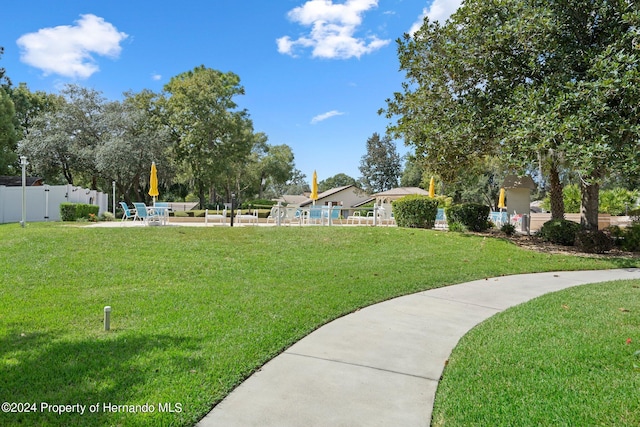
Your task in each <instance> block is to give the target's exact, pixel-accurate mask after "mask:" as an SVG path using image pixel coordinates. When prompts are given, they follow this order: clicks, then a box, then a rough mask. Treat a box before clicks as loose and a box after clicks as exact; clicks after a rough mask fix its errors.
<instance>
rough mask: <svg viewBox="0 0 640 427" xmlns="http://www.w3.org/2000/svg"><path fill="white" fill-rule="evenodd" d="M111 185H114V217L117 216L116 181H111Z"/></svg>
mask: <svg viewBox="0 0 640 427" xmlns="http://www.w3.org/2000/svg"><path fill="white" fill-rule="evenodd" d="M111 185H112V187H113V206H112V207H113V217H114V218H115V217H116V182H115V181H111Z"/></svg>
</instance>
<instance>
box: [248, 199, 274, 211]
mask: <svg viewBox="0 0 640 427" xmlns="http://www.w3.org/2000/svg"><path fill="white" fill-rule="evenodd" d="M276 203H277V202H274V201H273V200H267V199H256V200H249V201H246V202H244V203H242V204H241V205H240V208H241V209H259V208H265V207H266V208H270V207H271V206H273V205H275V204H276Z"/></svg>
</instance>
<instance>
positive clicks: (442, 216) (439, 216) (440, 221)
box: [434, 208, 447, 228]
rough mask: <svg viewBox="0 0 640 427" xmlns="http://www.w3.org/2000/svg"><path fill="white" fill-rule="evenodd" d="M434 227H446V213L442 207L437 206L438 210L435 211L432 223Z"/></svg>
mask: <svg viewBox="0 0 640 427" xmlns="http://www.w3.org/2000/svg"><path fill="white" fill-rule="evenodd" d="M434 228H447V214H446V213H445V212H444V209H442V208H439V209H438V212H437V213H436V222H435V224H434Z"/></svg>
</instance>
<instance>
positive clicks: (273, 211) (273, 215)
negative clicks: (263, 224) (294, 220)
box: [267, 206, 287, 224]
mask: <svg viewBox="0 0 640 427" xmlns="http://www.w3.org/2000/svg"><path fill="white" fill-rule="evenodd" d="M278 210H280V224H282V223H283V222H284V220H285V218H286V216H287V210H286V208H285V207H284V206H280V207H278V206H273V207H272V208H271V212H270V213H269V216H268V217H267V224H269V222H271V221H273V222H275V223H276V224H277V223H278Z"/></svg>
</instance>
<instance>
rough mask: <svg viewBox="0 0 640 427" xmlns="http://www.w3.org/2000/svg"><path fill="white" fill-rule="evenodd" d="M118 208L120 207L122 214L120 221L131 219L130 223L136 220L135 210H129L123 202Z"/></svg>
mask: <svg viewBox="0 0 640 427" xmlns="http://www.w3.org/2000/svg"><path fill="white" fill-rule="evenodd" d="M120 206H121V207H122V211H123V212H124V214H123V215H122V221H126V220H128V219H131V220H132V221H135V220H136V210H135V209H129V206H127V204H126V203H125V202H120Z"/></svg>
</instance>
